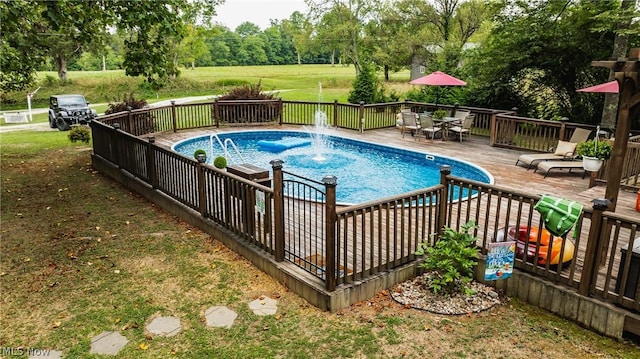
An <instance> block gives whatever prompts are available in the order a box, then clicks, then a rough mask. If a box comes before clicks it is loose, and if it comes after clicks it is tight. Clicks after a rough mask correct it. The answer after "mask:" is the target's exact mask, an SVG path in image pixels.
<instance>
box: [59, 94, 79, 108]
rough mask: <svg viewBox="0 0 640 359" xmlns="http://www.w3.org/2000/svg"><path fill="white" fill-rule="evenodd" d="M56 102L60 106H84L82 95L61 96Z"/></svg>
mask: <svg viewBox="0 0 640 359" xmlns="http://www.w3.org/2000/svg"><path fill="white" fill-rule="evenodd" d="M58 104H59V105H60V106H86V104H85V101H84V98H83V97H82V96H75V97H61V98H59V99H58Z"/></svg>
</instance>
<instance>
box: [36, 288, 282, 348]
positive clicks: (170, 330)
mask: <svg viewBox="0 0 640 359" xmlns="http://www.w3.org/2000/svg"><path fill="white" fill-rule="evenodd" d="M248 306H249V309H251V311H252V312H253V313H254V314H255V315H259V316H265V315H274V314H276V312H277V311H278V301H277V300H275V299H271V298H269V297H267V296H261V297H259V298H258V299H256V300H254V301H252V302H250V303H248ZM237 317H238V313H236V312H235V311H233V310H231V309H229V308H227V307H225V306H213V307H209V308H208V309H207V310H205V312H204V318H205V324H206V326H207V327H211V328H231V326H233V323H234V322H235V320H236V318H237ZM181 331H182V325H181V323H180V319H179V318H176V317H171V316H166V317H162V316H158V317H155V318H153V319H152V320H151V322H149V324H147V325H146V326H145V334H148V335H151V336H152V337H172V336H174V335H177V334H178V333H180V332H181ZM128 343H129V340H128V339H127V338H126V337H124V336H123V335H122V334H120V333H118V332H112V331H104V332H102V333H100V334H98V335H96V336H95V337H93V338H92V339H91V350H90V351H89V353H91V354H101V355H117V354H118V353H119V352H120V350H122V349H123V348H124V347H125V346H126V345H127V344H128ZM43 352H44V351H43ZM29 358H34V359H36V358H37V359H41V358H52V359H53V358H56V359H57V358H62V352H59V351H55V350H51V351H48V352H47V353H46V356H45V355H44V354H43V355H40V356H30V357H29Z"/></svg>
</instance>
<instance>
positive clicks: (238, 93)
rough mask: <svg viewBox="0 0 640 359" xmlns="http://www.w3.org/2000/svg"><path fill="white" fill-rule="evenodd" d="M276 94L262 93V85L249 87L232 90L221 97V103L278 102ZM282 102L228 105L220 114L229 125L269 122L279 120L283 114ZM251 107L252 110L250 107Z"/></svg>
mask: <svg viewBox="0 0 640 359" xmlns="http://www.w3.org/2000/svg"><path fill="white" fill-rule="evenodd" d="M278 99H279V98H278V97H277V95H276V94H267V93H264V92H262V88H261V86H260V83H258V84H257V85H247V86H241V87H236V88H233V89H231V91H229V93H227V94H226V95H224V96H220V97H219V98H218V100H220V101H225V100H226V101H242V100H271V101H275V100H278ZM281 105H282V103H281V102H279V103H278V102H267V103H264V104H251V105H247V104H234V103H227V104H224V107H223V108H222V110H221V111H220V113H219V114H218V115H219V116H220V120H221V121H225V122H227V123H243V122H268V121H274V120H277V119H278V118H279V117H280V113H281V112H282V106H281ZM249 106H250V110H248V107H249Z"/></svg>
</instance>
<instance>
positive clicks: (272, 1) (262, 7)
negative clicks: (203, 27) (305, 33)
mask: <svg viewBox="0 0 640 359" xmlns="http://www.w3.org/2000/svg"><path fill="white" fill-rule="evenodd" d="M294 11H300V12H301V13H303V14H304V13H305V12H306V11H307V6H306V5H305V3H304V0H226V1H225V3H224V4H222V5H220V6H218V7H216V13H217V14H218V15H217V16H216V17H215V18H214V19H213V20H214V21H216V22H218V23H221V24H223V25H225V26H227V27H228V28H229V29H231V30H235V28H236V27H237V26H238V25H240V24H242V23H243V22H245V21H249V22H252V23H254V24H256V25H258V27H260V29H261V30H264V29H266V28H267V27H269V25H270V22H269V20H270V19H277V20H282V19H288V18H289V16H290V15H291V14H292V13H293V12H294Z"/></svg>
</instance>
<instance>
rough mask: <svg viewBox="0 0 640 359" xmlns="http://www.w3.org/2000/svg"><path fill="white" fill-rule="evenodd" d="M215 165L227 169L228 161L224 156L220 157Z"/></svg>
mask: <svg viewBox="0 0 640 359" xmlns="http://www.w3.org/2000/svg"><path fill="white" fill-rule="evenodd" d="M213 165H214V166H215V167H216V168H219V169H224V168H227V159H226V158H225V157H224V156H218V157H216V158H215V159H214V160H213Z"/></svg>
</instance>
